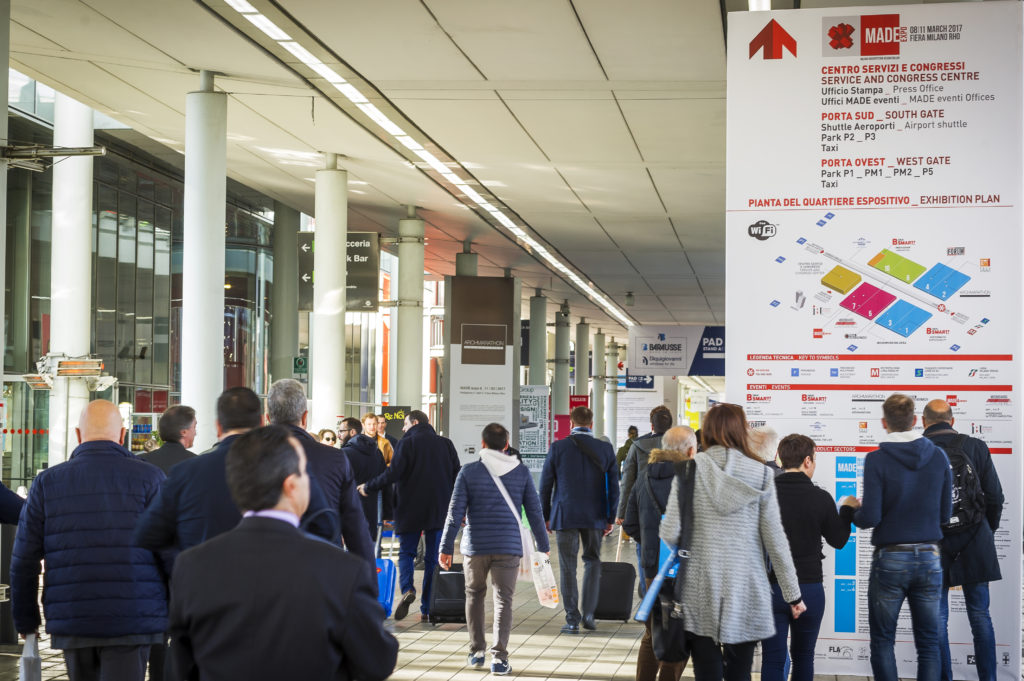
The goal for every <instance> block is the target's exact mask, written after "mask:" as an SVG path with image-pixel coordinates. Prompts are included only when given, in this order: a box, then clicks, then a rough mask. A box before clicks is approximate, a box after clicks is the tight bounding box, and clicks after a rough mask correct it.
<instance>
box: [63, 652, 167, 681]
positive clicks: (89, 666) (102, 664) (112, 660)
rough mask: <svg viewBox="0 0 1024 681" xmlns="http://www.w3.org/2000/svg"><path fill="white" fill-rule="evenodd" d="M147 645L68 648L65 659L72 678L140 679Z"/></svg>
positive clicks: (89, 680) (85, 680)
mask: <svg viewBox="0 0 1024 681" xmlns="http://www.w3.org/2000/svg"><path fill="white" fill-rule="evenodd" d="M149 648H150V646H149V645H142V646H94V647H91V648H68V649H66V650H65V651H64V662H65V663H66V664H67V667H68V678H69V679H71V681H143V679H145V678H146V661H147V660H148V659H149Z"/></svg>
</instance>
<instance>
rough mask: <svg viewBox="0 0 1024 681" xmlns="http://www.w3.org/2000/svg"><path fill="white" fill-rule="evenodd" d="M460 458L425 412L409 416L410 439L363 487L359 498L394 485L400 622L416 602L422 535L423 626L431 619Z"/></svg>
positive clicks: (407, 436) (401, 443)
mask: <svg viewBox="0 0 1024 681" xmlns="http://www.w3.org/2000/svg"><path fill="white" fill-rule="evenodd" d="M460 468H461V465H460V464H459V455H458V454H456V453H455V445H453V444H452V441H451V440H449V439H448V438H446V437H441V436H440V435H438V434H437V432H436V431H435V430H434V429H433V427H432V426H431V425H430V422H429V421H428V420H427V415H426V414H424V413H423V412H422V411H419V410H413V411H410V412H409V414H408V416H406V417H405V435H404V436H403V437H402V439H401V440H399V441H398V448H397V449H396V450H395V457H394V458H393V459H391V466H389V467H388V469H387V470H386V471H385V472H383V473H381V474H380V475H378V476H377V477H375V478H374V479H373V480H370V482H367V483H364V484H362V485H360V486H359V493H360V494H362V495H363V496H368V495H369V494H372V493H373V492H377V491H379V490H382V489H384V488H385V487H386V486H388V485H395V487H396V489H395V498H396V501H395V512H394V513H393V515H394V516H395V517H394V521H395V534H397V535H398V542H399V544H398V545H399V550H398V581H399V588H400V589H401V591H402V600H401V601H399V603H398V605H397V606H396V607H395V615H394V616H395V619H396V620H400V619H404V618H405V616H406V615H407V614H409V606H411V605H412V603H413V601H415V600H416V588H415V586H414V583H413V570H414V566H415V563H416V549H417V547H418V545H419V542H420V535H421V534H422V535H423V538H424V547H425V550H424V557H423V571H424V574H423V596H422V598H421V599H420V621H423V622H426V621H427V620H428V615H429V614H430V585H431V583H432V582H433V580H434V570H435V568H436V567H437V555H438V550H439V548H440V546H441V532H442V530H443V529H444V524H445V519H446V518H447V517H448V502H449V501H450V500H451V498H452V490H453V489H454V488H455V476H457V475H458V474H459V469H460Z"/></svg>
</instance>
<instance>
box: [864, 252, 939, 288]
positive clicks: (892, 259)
mask: <svg viewBox="0 0 1024 681" xmlns="http://www.w3.org/2000/svg"><path fill="white" fill-rule="evenodd" d="M868 264H869V265H871V266H872V267H874V268H875V269H876V270H879V271H880V272H885V273H886V274H888V275H889V276H892V277H896V278H897V279H899V280H900V281H902V282H903V283H905V284H909V283H911V282H913V281H914V280H915V279H917V278H918V277H920V276H921V275H922V274H924V271H925V269H926V268H925V266H924V265H918V264H917V263H916V262H914V261H913V260H908V259H906V258H904V257H903V256H902V255H900V254H898V253H893V252H892V251H890V250H889V249H887V248H883V249H882V252H881V253H879V254H878V255H876V256H875V257H873V258H871V260H868Z"/></svg>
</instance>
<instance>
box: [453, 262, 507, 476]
mask: <svg viewBox="0 0 1024 681" xmlns="http://www.w3.org/2000/svg"><path fill="white" fill-rule="evenodd" d="M518 289H519V286H518V283H517V281H516V280H515V279H507V278H504V277H449V278H447V279H446V286H445V298H446V308H447V309H446V312H445V319H446V321H447V324H446V325H445V333H446V335H447V336H448V343H447V346H448V347H447V349H448V352H446V353H445V359H446V361H447V363H448V371H446V372H445V383H446V387H447V390H446V391H445V394H447V395H448V408H447V409H446V410H445V412H444V414H445V420H446V422H447V428H446V432H447V433H448V437H449V438H451V440H452V442H453V443H454V444H455V449H456V451H457V452H458V453H459V459H460V461H462V463H463V464H465V463H469V462H472V461H476V460H477V459H478V458H479V454H480V440H481V437H480V434H481V432H482V431H483V429H484V426H486V425H487V424H488V423H492V422H494V423H500V424H502V425H503V426H505V427H506V428H508V430H509V432H510V433H511V434H512V441H513V442H515V441H516V440H517V439H518V430H519V423H517V422H516V421H515V418H516V410H517V408H518V406H519V405H518V400H519V389H518V380H517V378H518V376H517V374H518V372H519V358H518V356H517V355H516V353H517V352H518V348H517V346H516V341H517V340H518V338H519V328H520V327H519V297H518V296H519V290H518Z"/></svg>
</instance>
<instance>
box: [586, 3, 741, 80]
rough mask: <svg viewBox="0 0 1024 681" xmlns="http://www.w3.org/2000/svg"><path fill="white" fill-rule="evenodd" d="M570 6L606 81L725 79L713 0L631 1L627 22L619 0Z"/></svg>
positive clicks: (721, 38) (719, 27) (719, 23)
mask: <svg viewBox="0 0 1024 681" xmlns="http://www.w3.org/2000/svg"><path fill="white" fill-rule="evenodd" d="M575 6H576V8H577V11H578V12H579V13H580V20H581V21H582V22H583V26H584V28H585V29H586V31H587V35H588V36H589V37H590V40H591V42H593V44H594V50H595V51H596V52H597V55H598V57H600V59H601V64H602V65H603V66H604V69H605V71H606V72H607V73H608V77H609V78H610V79H612V80H619V79H622V80H683V79H686V80H725V39H724V36H723V34H722V14H721V8H720V6H719V3H718V2H716V1H715V0H688V1H687V2H665V1H664V0H631V2H630V3H629V5H628V12H629V17H628V21H624V17H623V11H624V6H623V4H622V2H620V1H619V0H588V1H587V2H582V3H576V5H575ZM645 47H649V48H650V49H644V48H645Z"/></svg>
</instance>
